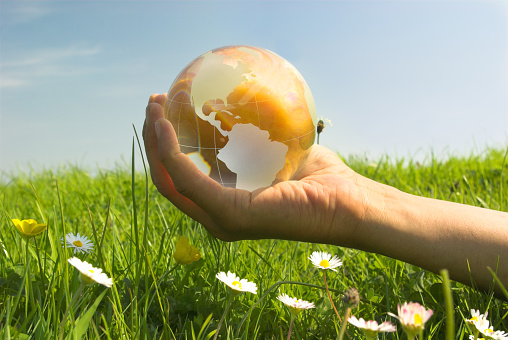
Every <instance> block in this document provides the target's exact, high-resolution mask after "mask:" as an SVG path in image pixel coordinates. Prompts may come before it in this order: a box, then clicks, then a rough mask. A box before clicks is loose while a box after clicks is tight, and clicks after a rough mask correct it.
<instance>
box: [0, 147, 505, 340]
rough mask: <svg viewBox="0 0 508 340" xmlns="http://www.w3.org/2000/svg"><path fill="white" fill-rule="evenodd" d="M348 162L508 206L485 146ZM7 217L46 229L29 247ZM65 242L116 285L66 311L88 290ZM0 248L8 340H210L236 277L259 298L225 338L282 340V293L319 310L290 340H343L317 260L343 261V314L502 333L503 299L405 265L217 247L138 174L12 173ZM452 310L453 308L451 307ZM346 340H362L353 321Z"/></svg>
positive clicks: (242, 309) (377, 174)
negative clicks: (416, 315) (347, 304)
mask: <svg viewBox="0 0 508 340" xmlns="http://www.w3.org/2000/svg"><path fill="white" fill-rule="evenodd" d="M133 154H134V153H133ZM346 163H348V165H349V166H351V167H352V168H353V169H354V170H356V171H357V172H359V173H361V174H362V175H365V176H367V177H369V178H372V179H374V180H376V181H379V182H382V183H386V184H388V185H391V186H394V187H397V188H399V189H401V190H403V191H406V192H409V193H412V194H416V195H421V196H426V197H432V198H437V199H443V200H450V201H455V202H460V203H464V204H470V205H476V206H483V207H486V208H490V209H496V210H505V211H506V210H507V209H508V183H507V180H506V170H507V168H508V164H507V159H506V151H505V150H500V149H495V148H491V149H487V150H486V151H485V152H483V153H482V154H481V155H471V156H469V157H449V158H448V159H445V160H438V159H436V158H434V157H433V156H432V155H430V156H429V159H428V160H427V161H426V162H424V163H423V164H418V163H416V162H414V161H412V160H411V159H399V160H395V161H394V160H391V159H389V158H388V157H382V158H381V159H379V160H378V161H377V162H375V163H374V162H371V161H369V160H366V159H364V158H362V157H351V158H349V159H346ZM11 218H19V219H28V218H33V219H36V220H37V221H38V222H42V221H44V222H45V223H47V224H48V229H47V231H45V232H44V233H42V234H41V235H39V236H37V237H36V238H35V240H36V242H37V244H36V243H35V242H34V239H32V240H30V242H29V243H28V245H27V243H26V242H25V240H24V239H22V238H21V237H20V236H19V235H18V234H17V233H16V231H15V229H14V228H13V227H12V224H11V222H10V219H11ZM69 232H73V233H77V232H79V233H80V234H82V235H87V236H88V237H89V238H90V239H91V240H92V241H93V243H94V244H95V249H94V252H93V253H91V254H88V255H85V256H83V255H80V256H79V257H80V258H81V259H82V260H85V261H87V262H90V263H91V264H93V265H94V266H96V267H100V268H102V269H103V270H104V271H105V272H106V273H107V274H108V275H109V276H110V277H112V278H113V280H114V282H115V284H114V285H113V287H112V288H110V289H107V288H105V287H104V286H101V285H99V284H95V285H91V286H87V287H85V288H84V289H83V292H82V295H81V296H79V298H78V299H77V301H78V302H77V303H75V304H73V305H72V306H70V305H71V301H72V299H73V297H74V296H75V293H76V291H77V289H78V287H79V285H80V282H79V280H78V274H77V271H76V270H74V268H73V267H72V266H70V265H69V264H68V263H67V261H66V260H67V259H68V258H69V257H72V256H73V254H72V251H71V250H69V249H66V248H63V247H62V245H61V241H60V240H61V239H62V237H63V236H64V235H65V234H66V233H69ZM181 235H183V236H185V237H187V238H188V239H189V242H190V243H191V244H192V245H194V246H195V247H196V248H198V249H199V251H200V252H201V257H202V258H201V259H200V260H199V261H197V262H194V263H193V264H191V265H188V266H181V265H178V264H176V262H175V261H174V259H173V257H172V254H173V252H174V249H175V243H176V241H177V240H178V238H179V236H181ZM0 242H1V244H0V339H9V338H12V339H18V338H19V339H58V337H59V333H60V330H62V331H63V335H64V338H65V339H78V338H80V337H81V333H83V337H82V338H84V339H96V338H101V339H158V338H161V339H173V338H175V339H210V338H211V337H212V336H213V333H214V330H215V329H216V328H217V325H218V322H219V320H220V318H221V316H222V313H223V312H224V308H225V306H226V302H227V299H228V293H227V290H226V287H225V285H224V284H222V283H221V282H219V281H218V280H217V279H216V278H215V275H216V274H217V273H218V272H219V271H226V272H227V271H228V270H229V271H232V272H234V273H236V274H237V275H238V276H240V277H241V278H246V279H247V280H249V281H252V282H255V283H257V285H258V294H257V295H254V294H249V293H244V294H242V295H239V296H238V297H236V298H235V299H234V300H233V304H232V308H231V311H230V312H229V314H228V317H227V318H226V320H225V323H224V324H223V325H222V327H221V331H220V335H219V339H285V337H286V335H287V331H288V328H289V321H290V317H291V316H290V314H289V312H288V310H287V308H286V307H285V306H283V305H282V303H280V302H279V301H278V300H277V299H276V296H277V295H278V294H280V293H287V294H288V295H290V296H295V297H299V298H301V299H304V300H307V301H311V302H314V303H315V305H316V308H315V309H311V310H309V311H305V312H303V313H301V314H300V316H299V317H298V318H297V319H296V321H295V324H294V326H293V331H292V339H335V338H336V337H337V333H338V330H339V328H340V322H339V321H338V320H337V317H336V316H335V312H334V310H333V309H332V307H331V304H330V301H329V300H328V296H327V293H326V291H325V290H324V283H323V275H322V272H321V271H319V270H317V269H315V268H313V267H312V266H311V265H310V263H309V260H308V256H309V255H310V254H311V253H312V252H313V251H316V250H320V251H327V252H330V253H332V254H337V255H338V256H339V257H340V258H341V259H342V261H343V263H344V264H343V266H342V267H340V268H339V269H340V270H339V271H338V273H333V272H329V273H328V275H327V281H328V285H329V287H330V290H331V294H332V297H333V298H334V300H335V303H336V305H337V308H338V309H339V312H340V313H343V311H344V306H343V303H342V302H341V297H342V293H343V292H345V291H346V290H347V289H348V288H349V287H356V288H357V289H358V291H359V293H360V296H361V302H360V305H359V306H358V307H357V308H354V309H353V310H352V314H353V315H355V316H357V317H359V318H360V317H362V318H364V319H366V320H368V319H375V320H377V321H378V322H380V321H384V320H387V319H388V320H389V319H390V316H388V315H387V312H392V313H396V312H397V304H399V303H400V304H402V303H403V302H406V301H414V302H419V303H422V304H423V305H425V306H426V307H427V308H430V309H432V310H434V315H433V316H432V318H431V319H430V320H429V322H428V323H427V324H426V327H425V332H424V338H425V339H445V337H446V336H447V335H446V334H447V332H446V328H447V327H446V324H447V323H448V324H449V325H451V326H453V327H454V332H453V333H451V334H450V333H448V337H447V338H446V339H447V340H448V339H468V338H469V334H471V333H470V332H469V331H468V328H467V325H466V324H465V322H464V319H465V318H468V317H469V316H470V309H472V308H474V309H479V310H480V311H481V312H482V313H484V312H485V311H488V312H489V315H488V319H489V320H490V322H491V324H492V325H493V326H494V329H496V330H508V320H507V315H508V308H507V307H508V305H507V303H506V302H504V301H502V300H498V299H496V298H494V297H493V294H492V293H490V294H489V293H483V292H478V291H476V290H475V289H473V288H470V287H467V286H464V285H462V284H459V283H456V282H453V281H452V282H451V283H449V285H450V286H451V295H447V294H446V293H443V284H444V283H445V284H446V285H448V282H449V281H448V280H447V277H446V275H445V280H443V278H441V276H439V275H435V274H432V273H430V272H427V271H424V270H422V269H420V268H418V267H416V266H413V265H410V264H406V263H403V262H401V261H397V260H394V259H391V258H387V257H384V256H381V255H376V254H372V253H365V252H362V251H358V250H354V249H346V248H339V247H335V246H329V245H321V244H311V243H303V242H291V241H283V240H260V241H241V242H234V243H224V242H221V241H218V240H216V239H214V238H213V237H212V236H210V235H209V234H208V233H207V231H206V230H205V229H204V228H203V227H202V226H200V225H199V224H198V223H196V222H195V221H193V220H192V219H190V218H188V217H186V216H185V215H184V214H183V213H181V212H180V211H178V210H177V209H176V208H174V207H173V206H172V205H171V204H170V203H169V202H168V201H167V200H165V199H164V198H162V197H161V196H160V195H159V194H158V192H157V190H156V189H155V188H154V186H153V185H152V183H151V181H150V180H149V179H148V178H147V176H146V175H145V173H144V172H142V171H133V170H131V169H123V168H120V167H119V168H117V169H116V170H112V171H107V170H98V171H96V174H95V175H94V176H91V175H90V172H89V171H86V170H83V169H81V168H78V167H73V166H66V167H63V168H60V169H58V170H45V171H41V172H38V173H28V174H20V175H17V176H10V177H8V178H7V180H6V181H4V182H3V183H0ZM472 251H474V250H472ZM500 265H506V264H500ZM494 270H495V268H494ZM494 284H495V281H494V278H493V285H494ZM505 284H508V283H505ZM445 292H446V290H445ZM102 294H104V295H103V297H101V296H102ZM445 301H446V305H448V306H451V305H453V306H454V309H453V310H451V311H450V310H448V311H446V310H445ZM70 307H71V308H70ZM94 308H96V309H94ZM68 309H69V310H70V313H68V316H67V318H66V319H64V315H65V314H66V311H67V310H68ZM447 313H448V314H447ZM446 315H448V318H446V317H445V316H446ZM453 315H455V317H454V319H453V320H452V321H451V322H450V318H451V316H453ZM62 321H63V322H62ZM392 322H393V323H397V321H396V320H395V319H392ZM60 325H62V327H60ZM397 326H398V327H397V332H396V333H387V334H380V335H379V338H380V339H406V336H405V335H404V334H403V332H402V328H401V327H400V325H398V324H397ZM448 329H450V326H449V327H448ZM347 337H349V338H350V339H357V338H358V339H364V337H363V335H361V332H359V330H358V329H355V328H354V327H353V326H351V325H349V326H348V328H347ZM347 337H346V338H347Z"/></svg>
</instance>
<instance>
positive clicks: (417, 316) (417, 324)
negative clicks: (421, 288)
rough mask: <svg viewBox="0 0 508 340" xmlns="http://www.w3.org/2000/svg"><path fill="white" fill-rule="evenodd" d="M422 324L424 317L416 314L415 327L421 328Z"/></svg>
mask: <svg viewBox="0 0 508 340" xmlns="http://www.w3.org/2000/svg"><path fill="white" fill-rule="evenodd" d="M421 324H422V317H421V316H420V314H418V313H416V314H415V326H420V325H421Z"/></svg>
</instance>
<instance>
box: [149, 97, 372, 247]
mask: <svg viewBox="0 0 508 340" xmlns="http://www.w3.org/2000/svg"><path fill="white" fill-rule="evenodd" d="M165 100H166V97H165V96H163V95H152V96H151V97H150V100H149V103H148V106H147V111H146V119H145V125H144V127H143V139H144V143H145V150H146V155H147V159H148V163H149V165H150V173H151V177H152V181H153V183H154V184H155V186H156V187H157V189H158V190H159V192H160V193H161V194H162V195H163V196H164V197H166V198H167V199H168V200H170V201H171V202H172V203H173V204H174V205H175V206H176V207H177V208H179V209H180V210H182V211H183V212H184V213H185V214H187V215H188V216H190V217H191V218H193V219H195V220H196V221H198V222H200V223H201V224H203V225H204V226H205V228H206V229H208V230H209V231H210V232H211V233H212V234H213V235H214V236H215V237H217V238H219V239H221V240H224V241H234V240H242V239H261V238H280V239H290V240H299V241H306V242H321V243H333V244H338V245H339V244H340V245H352V244H354V234H355V229H356V228H357V226H358V224H359V223H360V219H361V217H362V216H363V214H364V201H365V198H364V193H363V191H362V190H361V189H360V185H359V184H360V183H363V182H364V180H366V179H365V178H363V177H362V176H359V175H358V174H357V173H355V172H354V171H353V170H351V169H350V168H348V167H347V166H346V165H345V164H344V163H343V162H342V161H341V159H340V158H339V157H338V156H337V155H336V154H335V153H333V152H332V151H330V150H328V149H326V148H324V147H322V146H319V145H314V146H312V148H311V150H310V153H309V156H308V158H307V160H306V161H305V162H304V164H302V166H301V168H300V170H299V172H298V174H297V177H296V178H294V179H293V180H290V181H285V182H280V183H277V184H275V185H273V186H270V187H267V188H261V189H258V190H255V191H253V192H249V191H246V190H240V189H232V188H226V187H223V186H222V185H220V184H219V183H217V182H216V181H214V180H213V179H211V178H209V177H208V176H206V175H205V174H203V173H202V172H201V171H200V170H199V169H198V168H197V167H196V166H195V165H194V163H193V162H192V161H191V160H190V159H189V158H188V157H187V156H186V155H185V154H183V153H182V152H181V151H180V147H179V145H178V141H177V138H176V135H175V132H174V130H173V127H172V125H171V123H170V122H169V121H168V120H166V119H165V118H164V112H163V106H164V103H165Z"/></svg>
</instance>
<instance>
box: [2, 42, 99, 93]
mask: <svg viewBox="0 0 508 340" xmlns="http://www.w3.org/2000/svg"><path fill="white" fill-rule="evenodd" d="M99 53H100V49H99V48H98V47H89V46H83V45H76V44H72V45H69V46H66V47H57V48H51V49H39V50H25V51H23V53H20V54H18V55H15V56H14V55H10V56H8V57H6V56H5V55H4V60H3V61H2V64H1V73H2V82H1V83H0V86H1V87H2V88H19V87H22V86H27V85H30V84H33V83H34V82H35V80H36V79H37V78H41V77H64V76H78V75H83V74H89V73H91V72H93V71H94V69H93V68H92V67H90V66H84V65H85V63H84V59H86V58H89V57H91V56H94V55H97V54H99Z"/></svg>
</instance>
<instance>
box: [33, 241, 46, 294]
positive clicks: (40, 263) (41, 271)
mask: <svg viewBox="0 0 508 340" xmlns="http://www.w3.org/2000/svg"><path fill="white" fill-rule="evenodd" d="M34 242H35V251H36V253H37V259H38V260H39V274H40V275H41V282H42V290H43V291H46V290H45V289H44V271H43V270H42V262H41V255H40V254H39V247H38V246H37V238H35V237H34Z"/></svg>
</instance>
